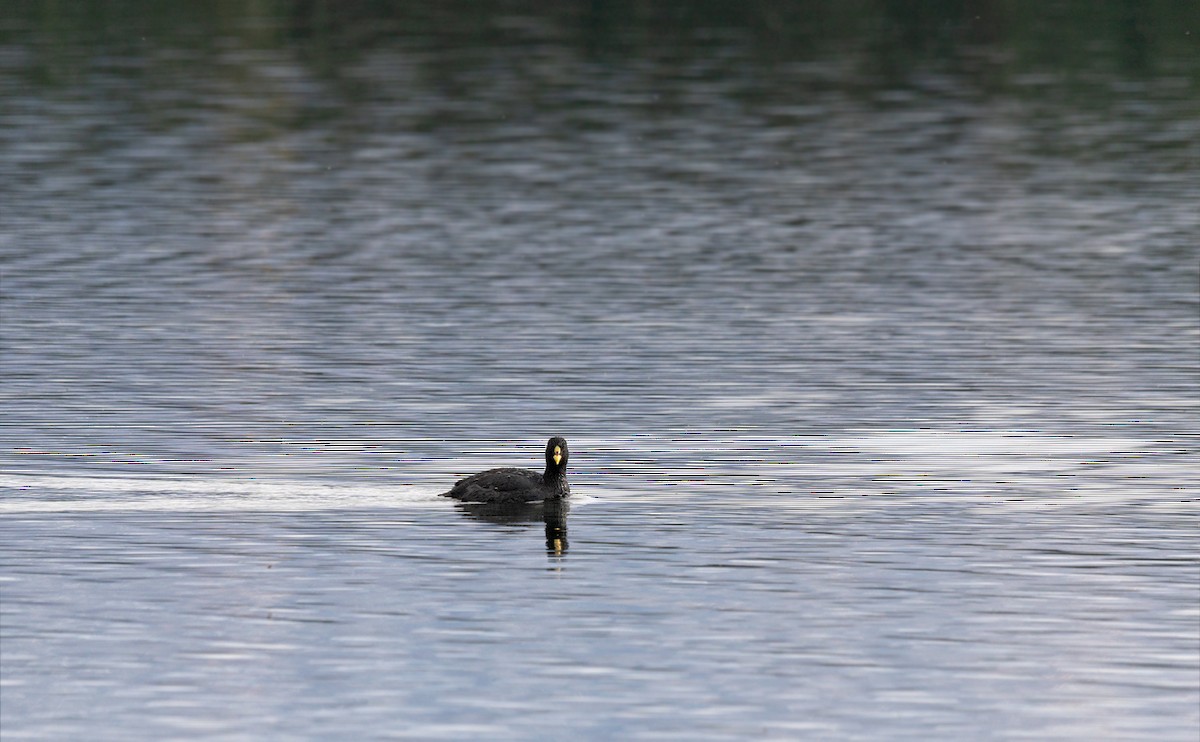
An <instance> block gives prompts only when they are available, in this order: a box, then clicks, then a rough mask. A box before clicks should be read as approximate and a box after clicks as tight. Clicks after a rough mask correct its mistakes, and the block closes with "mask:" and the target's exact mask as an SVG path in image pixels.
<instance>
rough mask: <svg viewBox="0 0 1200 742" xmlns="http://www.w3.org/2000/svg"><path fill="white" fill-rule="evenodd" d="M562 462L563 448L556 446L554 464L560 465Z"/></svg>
mask: <svg viewBox="0 0 1200 742" xmlns="http://www.w3.org/2000/svg"><path fill="white" fill-rule="evenodd" d="M560 463H562V448H560V447H558V446H555V447H554V465H555V466H558V465H559V464H560Z"/></svg>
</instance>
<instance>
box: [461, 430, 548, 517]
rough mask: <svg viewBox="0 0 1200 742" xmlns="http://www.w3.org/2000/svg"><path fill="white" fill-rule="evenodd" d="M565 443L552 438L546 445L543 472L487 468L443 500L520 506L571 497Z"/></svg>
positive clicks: (468, 478) (468, 479)
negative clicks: (449, 498)
mask: <svg viewBox="0 0 1200 742" xmlns="http://www.w3.org/2000/svg"><path fill="white" fill-rule="evenodd" d="M567 456H568V452H567V442H566V440H564V439H563V438H559V437H557V436H555V437H554V438H551V439H550V440H549V441H547V442H546V471H545V472H544V473H542V474H539V473H537V472H536V471H533V470H532V469H489V470H488V471H485V472H480V473H479V474H475V475H473V476H470V477H467V478H466V479H460V480H459V481H458V483H457V484H455V485H454V487H452V488H451V489H450V491H449V492H444V493H442V494H443V496H444V497H453V498H454V499H456V500H462V501H464V502H490V503H496V504H509V503H511V504H521V503H532V502H541V501H542V500H555V499H558V498H560V497H565V496H567V495H569V494H571V488H570V486H569V485H568V484H567Z"/></svg>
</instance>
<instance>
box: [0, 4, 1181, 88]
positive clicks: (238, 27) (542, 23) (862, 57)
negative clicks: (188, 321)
mask: <svg viewBox="0 0 1200 742" xmlns="http://www.w3.org/2000/svg"><path fill="white" fill-rule="evenodd" d="M397 40H402V41H404V42H406V43H409V44H414V45H418V46H420V47H422V48H426V49H429V50H431V51H437V50H447V51H454V52H458V53H461V54H462V55H464V58H465V61H464V63H468V62H469V59H470V54H471V52H472V50H473V49H474V50H481V49H488V48H494V47H496V46H510V45H529V46H530V47H539V46H544V45H550V46H553V47H555V48H557V49H559V50H563V51H565V52H567V53H571V54H576V55H578V56H579V57H581V58H585V59H593V60H596V61H600V62H605V61H609V62H613V63H620V62H622V61H624V60H629V59H631V58H632V59H639V58H641V59H671V58H681V57H682V58H687V59H694V58H700V59H704V58H710V57H711V59H712V61H713V62H717V63H724V64H738V65H746V64H752V65H753V64H761V65H762V66H763V67H764V68H768V69H769V68H770V67H771V66H772V65H780V64H789V63H802V62H805V61H829V60H836V61H837V62H838V63H839V64H841V65H845V66H848V67H849V68H850V69H851V70H852V71H853V74H854V78H855V79H856V80H857V81H858V82H859V83H861V84H866V85H895V84H897V83H902V82H903V81H904V80H905V78H906V76H908V75H910V74H911V73H912V72H913V71H914V70H921V71H925V72H928V71H930V69H931V66H932V70H933V71H937V72H949V73H956V74H958V73H961V74H966V75H967V76H969V77H971V78H972V79H974V80H976V81H977V82H976V84H977V85H979V86H980V87H982V88H984V89H986V88H989V87H995V86H999V87H1004V86H1005V85H1006V83H1007V82H1008V81H1011V80H1012V79H1013V78H1014V77H1017V76H1023V75H1024V76H1028V75H1029V74H1047V73H1050V74H1053V75H1054V78H1055V79H1054V82H1055V83H1056V84H1066V85H1069V86H1080V87H1087V86H1089V85H1092V84H1095V82H1096V80H1095V76H1096V75H1097V74H1099V75H1103V76H1105V77H1111V76H1114V75H1115V76H1118V77H1127V78H1134V79H1136V78H1139V77H1150V76H1172V77H1175V78H1177V79H1176V84H1177V86H1178V85H1179V84H1181V83H1182V84H1183V85H1184V87H1186V88H1187V89H1191V88H1192V87H1194V84H1195V82H1196V81H1197V79H1198V78H1200V74H1198V72H1200V3H1195V2H1179V1H1178V0H1059V1H1057V2H1055V1H1046V0H848V1H846V2H832V1H820V0H739V1H736V2H735V1H731V0H590V1H589V0H576V1H574V2H571V1H557V2H552V3H547V2H542V1H541V0H449V1H446V0H440V1H439V2H414V1H412V0H241V1H237V0H207V1H196V2H154V1H152V0H71V1H70V2H66V1H64V0H15V1H14V2H7V3H3V4H0V43H3V45H4V46H6V47H9V51H8V52H7V53H6V54H5V55H3V57H5V58H0V69H5V68H6V69H7V71H9V72H11V71H13V69H14V68H17V69H19V70H20V71H23V72H25V73H29V74H33V75H35V76H40V77H41V78H42V80H43V81H44V82H53V80H54V78H55V77H56V76H57V75H61V74H64V73H69V71H70V69H71V67H72V65H73V64H78V63H80V62H81V57H80V55H83V58H86V55H87V54H88V49H89V48H92V49H95V48H97V47H99V48H102V49H103V50H104V51H105V53H109V54H113V53H116V54H121V53H124V54H136V53H138V52H139V51H146V50H149V49H154V50H161V49H162V48H163V47H167V48H178V49H203V48H206V47H210V46H211V47H213V48H217V49H227V48H229V47H230V46H234V47H236V48H247V47H249V48H260V49H261V48H273V47H288V48H294V49H297V50H299V52H300V53H301V56H302V59H304V60H305V61H306V63H308V64H310V65H311V66H312V67H313V68H314V69H317V70H321V69H325V70H336V69H337V67H338V65H339V64H340V63H342V62H346V61H350V60H353V59H354V58H355V57H356V56H358V55H361V54H362V53H363V52H364V51H367V50H370V49H372V48H374V47H377V46H381V45H383V46H386V45H388V44H393V43H396V41H397ZM14 47H16V48H18V49H21V50H22V51H21V52H20V53H14V52H13V51H12V48H14ZM730 50H733V56H732V57H729V51H730ZM722 54H724V55H726V57H727V58H722V57H721V55H722ZM558 61H560V60H559V59H558V58H557V57H556V56H555V55H553V54H539V55H536V59H535V60H531V62H536V63H537V64H540V65H545V66H553V65H555V64H556V63H557V62H558ZM1026 82H1027V81H1026Z"/></svg>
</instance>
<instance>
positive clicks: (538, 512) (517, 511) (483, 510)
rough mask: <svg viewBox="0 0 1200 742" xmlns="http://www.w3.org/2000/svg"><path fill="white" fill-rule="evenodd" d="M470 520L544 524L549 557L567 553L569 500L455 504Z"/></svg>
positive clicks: (500, 523) (505, 523)
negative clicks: (531, 502) (532, 502)
mask: <svg viewBox="0 0 1200 742" xmlns="http://www.w3.org/2000/svg"><path fill="white" fill-rule="evenodd" d="M454 506H455V507H456V508H457V509H458V511H459V512H461V513H462V514H463V515H465V516H466V517H468V518H473V519H475V520H480V521H483V522H485V523H495V524H497V525H514V524H524V523H544V524H545V526H546V552H547V553H548V554H549V555H550V556H556V557H557V556H562V555H563V554H566V553H567V549H568V548H569V544H568V542H567V515H568V514H569V513H570V512H571V504H570V502H569V501H567V500H546V501H544V502H540V503H534V504H530V503H519V504H514V503H501V504H495V503H486V502H459V503H455V505H454Z"/></svg>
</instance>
